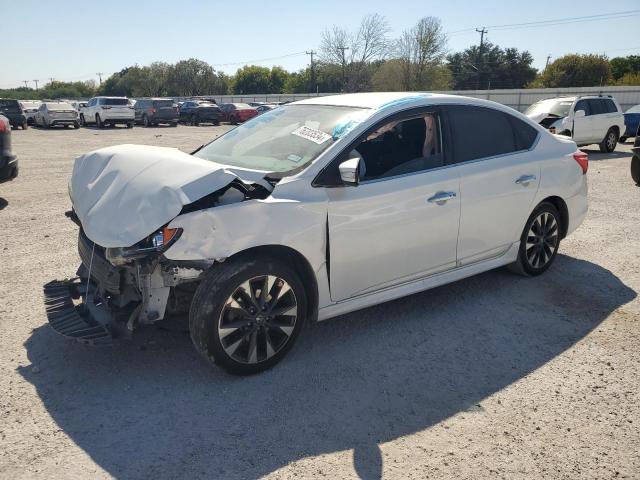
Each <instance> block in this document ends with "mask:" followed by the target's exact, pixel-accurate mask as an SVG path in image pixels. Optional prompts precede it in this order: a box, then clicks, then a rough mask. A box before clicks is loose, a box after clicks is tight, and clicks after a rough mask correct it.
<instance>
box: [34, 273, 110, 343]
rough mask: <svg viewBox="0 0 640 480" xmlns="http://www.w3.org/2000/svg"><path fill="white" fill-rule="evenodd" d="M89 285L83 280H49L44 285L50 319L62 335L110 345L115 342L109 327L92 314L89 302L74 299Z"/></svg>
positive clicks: (85, 341)
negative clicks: (76, 303) (78, 303)
mask: <svg viewBox="0 0 640 480" xmlns="http://www.w3.org/2000/svg"><path fill="white" fill-rule="evenodd" d="M86 285H87V284H86V283H85V282H81V281H80V279H74V280H72V281H66V282H60V281H53V282H49V283H47V284H46V285H45V286H44V299H45V307H46V311H47V319H48V320H49V324H50V325H51V327H52V328H53V329H54V330H55V331H56V332H58V333H59V334H60V335H64V336H65V337H68V338H73V339H75V340H77V341H79V342H81V343H85V344H89V345H109V344H111V343H112V341H113V336H112V334H111V332H110V331H109V329H108V328H107V327H106V326H105V325H103V324H101V323H100V322H98V321H96V320H95V319H94V318H93V317H92V316H91V314H90V313H89V311H88V309H87V307H86V305H85V304H80V305H75V304H74V303H73V299H79V298H81V297H82V295H83V294H84V292H85V290H86Z"/></svg>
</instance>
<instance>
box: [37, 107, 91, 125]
mask: <svg viewBox="0 0 640 480" xmlns="http://www.w3.org/2000/svg"><path fill="white" fill-rule="evenodd" d="M34 125H35V126H36V127H44V128H51V127H58V126H63V127H71V126H73V128H80V124H79V123H78V112H77V111H76V109H75V108H73V107H72V106H71V105H70V104H68V103H66V102H44V103H43V104H42V105H40V108H38V112H37V113H36V116H35V117H34Z"/></svg>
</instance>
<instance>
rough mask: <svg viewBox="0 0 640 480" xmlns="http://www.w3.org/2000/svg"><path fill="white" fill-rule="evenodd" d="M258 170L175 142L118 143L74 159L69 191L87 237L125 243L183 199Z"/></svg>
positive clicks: (258, 177) (155, 225)
mask: <svg viewBox="0 0 640 480" xmlns="http://www.w3.org/2000/svg"><path fill="white" fill-rule="evenodd" d="M232 170H233V171H232ZM263 175H264V172H253V171H250V170H240V171H238V170H236V169H230V168H228V167H225V166H224V165H220V164H217V163H214V162H210V161H208V160H203V159H201V158H197V157H194V156H192V155H189V154H187V153H184V152H181V151H180V150H178V149H176V148H166V147H152V146H146V145H118V146H114V147H107V148H103V149H100V150H96V151H94V152H90V153H87V154H85V155H82V156H80V157H78V158H77V159H76V161H75V164H74V166H73V174H72V176H71V180H70V181H69V195H70V196H71V202H72V204H73V208H74V210H75V212H76V215H77V216H78V218H79V219H80V222H81V223H82V227H83V229H84V232H85V234H86V235H87V237H89V238H90V239H91V240H93V241H94V242H96V243H97V244H98V245H101V246H103V247H129V246H131V245H134V244H136V243H137V242H139V241H140V240H142V239H143V238H145V237H146V236H148V235H150V234H152V233H153V232H155V231H156V230H157V229H159V228H160V227H162V226H163V225H165V224H166V223H167V222H169V221H171V220H172V219H173V218H175V217H176V216H177V215H178V214H179V213H180V211H181V210H182V207H183V206H184V205H188V204H190V203H193V202H195V201H196V200H199V199H200V198H202V197H204V196H206V195H208V194H210V193H213V192H215V191H216V190H219V189H221V188H223V187H225V186H226V185H228V184H229V183H231V182H232V181H234V180H236V179H240V180H243V178H244V179H246V180H243V181H244V182H245V183H252V182H260V181H264V180H263Z"/></svg>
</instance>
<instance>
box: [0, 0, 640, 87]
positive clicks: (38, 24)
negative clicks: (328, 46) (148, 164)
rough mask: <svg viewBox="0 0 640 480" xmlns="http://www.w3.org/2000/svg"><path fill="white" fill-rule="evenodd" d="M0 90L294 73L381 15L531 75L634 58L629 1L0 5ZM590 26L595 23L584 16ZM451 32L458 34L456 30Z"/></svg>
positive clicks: (176, 0) (27, 1)
mask: <svg viewBox="0 0 640 480" xmlns="http://www.w3.org/2000/svg"><path fill="white" fill-rule="evenodd" d="M631 10H635V11H636V12H637V13H635V14H633V15H629V14H627V15H626V16H622V15H620V16H619V17H618V18H616V19H590V20H588V21H585V20H581V21H579V22H575V23H566V22H565V23H563V24H556V25H545V26H531V25H529V26H527V25H523V26H518V27H510V28H504V27H502V28H498V26H500V25H511V24H520V23H528V22H537V21H545V20H553V19H566V18H574V17H586V16H598V15H603V14H607V13H614V12H628V11H631ZM0 12H1V13H2V15H1V16H2V18H3V21H2V22H0V23H1V25H2V26H1V27H0V38H2V40H3V41H2V48H0V88H10V87H16V86H22V85H24V80H28V85H29V86H31V87H33V86H34V82H33V80H34V79H38V80H39V85H42V84H43V82H48V81H49V78H55V79H56V80H61V81H77V80H90V79H95V80H96V81H97V80H98V77H97V75H96V73H97V72H103V79H104V78H106V77H107V76H109V75H110V74H111V73H114V72H116V71H119V70H121V69H122V68H124V67H126V66H130V65H134V64H138V65H141V66H142V65H146V64H149V63H151V62H153V61H164V62H170V63H173V62H176V61H178V60H181V59H186V58H191V57H195V58H199V59H201V60H204V61H206V62H208V63H210V64H211V65H213V67H214V68H215V69H217V70H221V71H224V72H226V73H234V72H235V71H236V70H237V69H238V68H239V67H241V66H242V64H247V63H248V64H257V65H264V66H271V65H280V66H282V67H284V68H286V69H287V70H298V69H300V68H303V67H304V66H306V65H307V64H308V62H309V56H308V55H305V53H304V52H305V51H309V50H318V47H319V44H320V36H321V33H322V31H323V30H324V29H325V28H329V27H331V26H332V25H339V26H343V27H346V28H348V29H352V30H355V29H357V26H358V24H359V22H360V20H361V18H362V17H363V16H364V15H366V14H368V13H379V14H381V15H384V16H385V17H386V19H387V20H388V22H389V25H390V27H391V29H392V31H391V36H392V37H397V36H399V35H400V34H401V33H402V31H403V30H405V29H408V28H410V27H411V26H413V25H414V24H415V23H416V22H417V21H418V19H420V18H421V17H424V16H434V17H438V18H440V20H441V21H442V24H443V27H444V30H445V31H447V32H449V40H448V49H449V51H450V52H455V51H460V50H463V49H465V48H467V47H469V46H470V45H473V44H478V43H479V40H480V34H478V33H476V32H475V28H481V27H486V28H487V30H488V33H487V35H486V36H485V39H486V40H489V41H490V42H492V43H494V44H497V45H500V46H501V47H515V48H518V49H519V50H528V51H529V52H531V54H532V55H533V57H534V66H535V67H536V68H538V69H541V68H543V67H544V65H545V62H546V59H547V55H551V57H552V60H553V58H557V57H559V56H562V55H565V54H567V53H604V54H606V55H608V56H609V57H616V56H626V55H633V54H635V55H638V54H640V37H638V36H637V32H638V31H639V30H640V0H619V1H615V0H610V1H608V2H603V1H601V0H600V1H592V0H582V1H575V2H574V1H568V0H567V1H564V2H522V1H520V2H507V1H494V0H483V1H458V0H445V1H442V0H440V1H431V0H421V1H419V0H391V1H386V2H381V1H375V2H374V1H372V0H369V1H360V0H323V1H321V2H311V3H308V2H304V1H299V0H298V1H293V0H280V1H279V0H270V1H268V2H265V1H257V0H240V1H238V0H236V1H226V2H219V1H214V0H211V1H199V2H198V1H192V0H171V1H168V0H153V1H147V0H137V1H136V0H128V1H122V0H108V1H105V2H102V1H87V0H82V1H75V0H56V1H36V0H20V1H15V0H0ZM596 18H597V17H596ZM460 30H463V31H462V32H461V31H460Z"/></svg>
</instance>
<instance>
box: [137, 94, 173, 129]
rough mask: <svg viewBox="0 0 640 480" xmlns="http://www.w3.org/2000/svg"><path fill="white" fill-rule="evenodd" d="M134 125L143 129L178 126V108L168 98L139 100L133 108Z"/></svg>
mask: <svg viewBox="0 0 640 480" xmlns="http://www.w3.org/2000/svg"><path fill="white" fill-rule="evenodd" d="M133 111H134V113H135V120H136V123H142V124H143V125H144V126H145V127H150V126H152V125H158V124H159V123H168V124H169V125H171V126H172V127H175V126H176V125H178V120H179V117H180V114H179V113H178V106H177V105H176V104H175V103H174V102H173V100H172V99H170V98H141V99H140V100H137V101H136V104H135V105H134V107H133Z"/></svg>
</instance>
